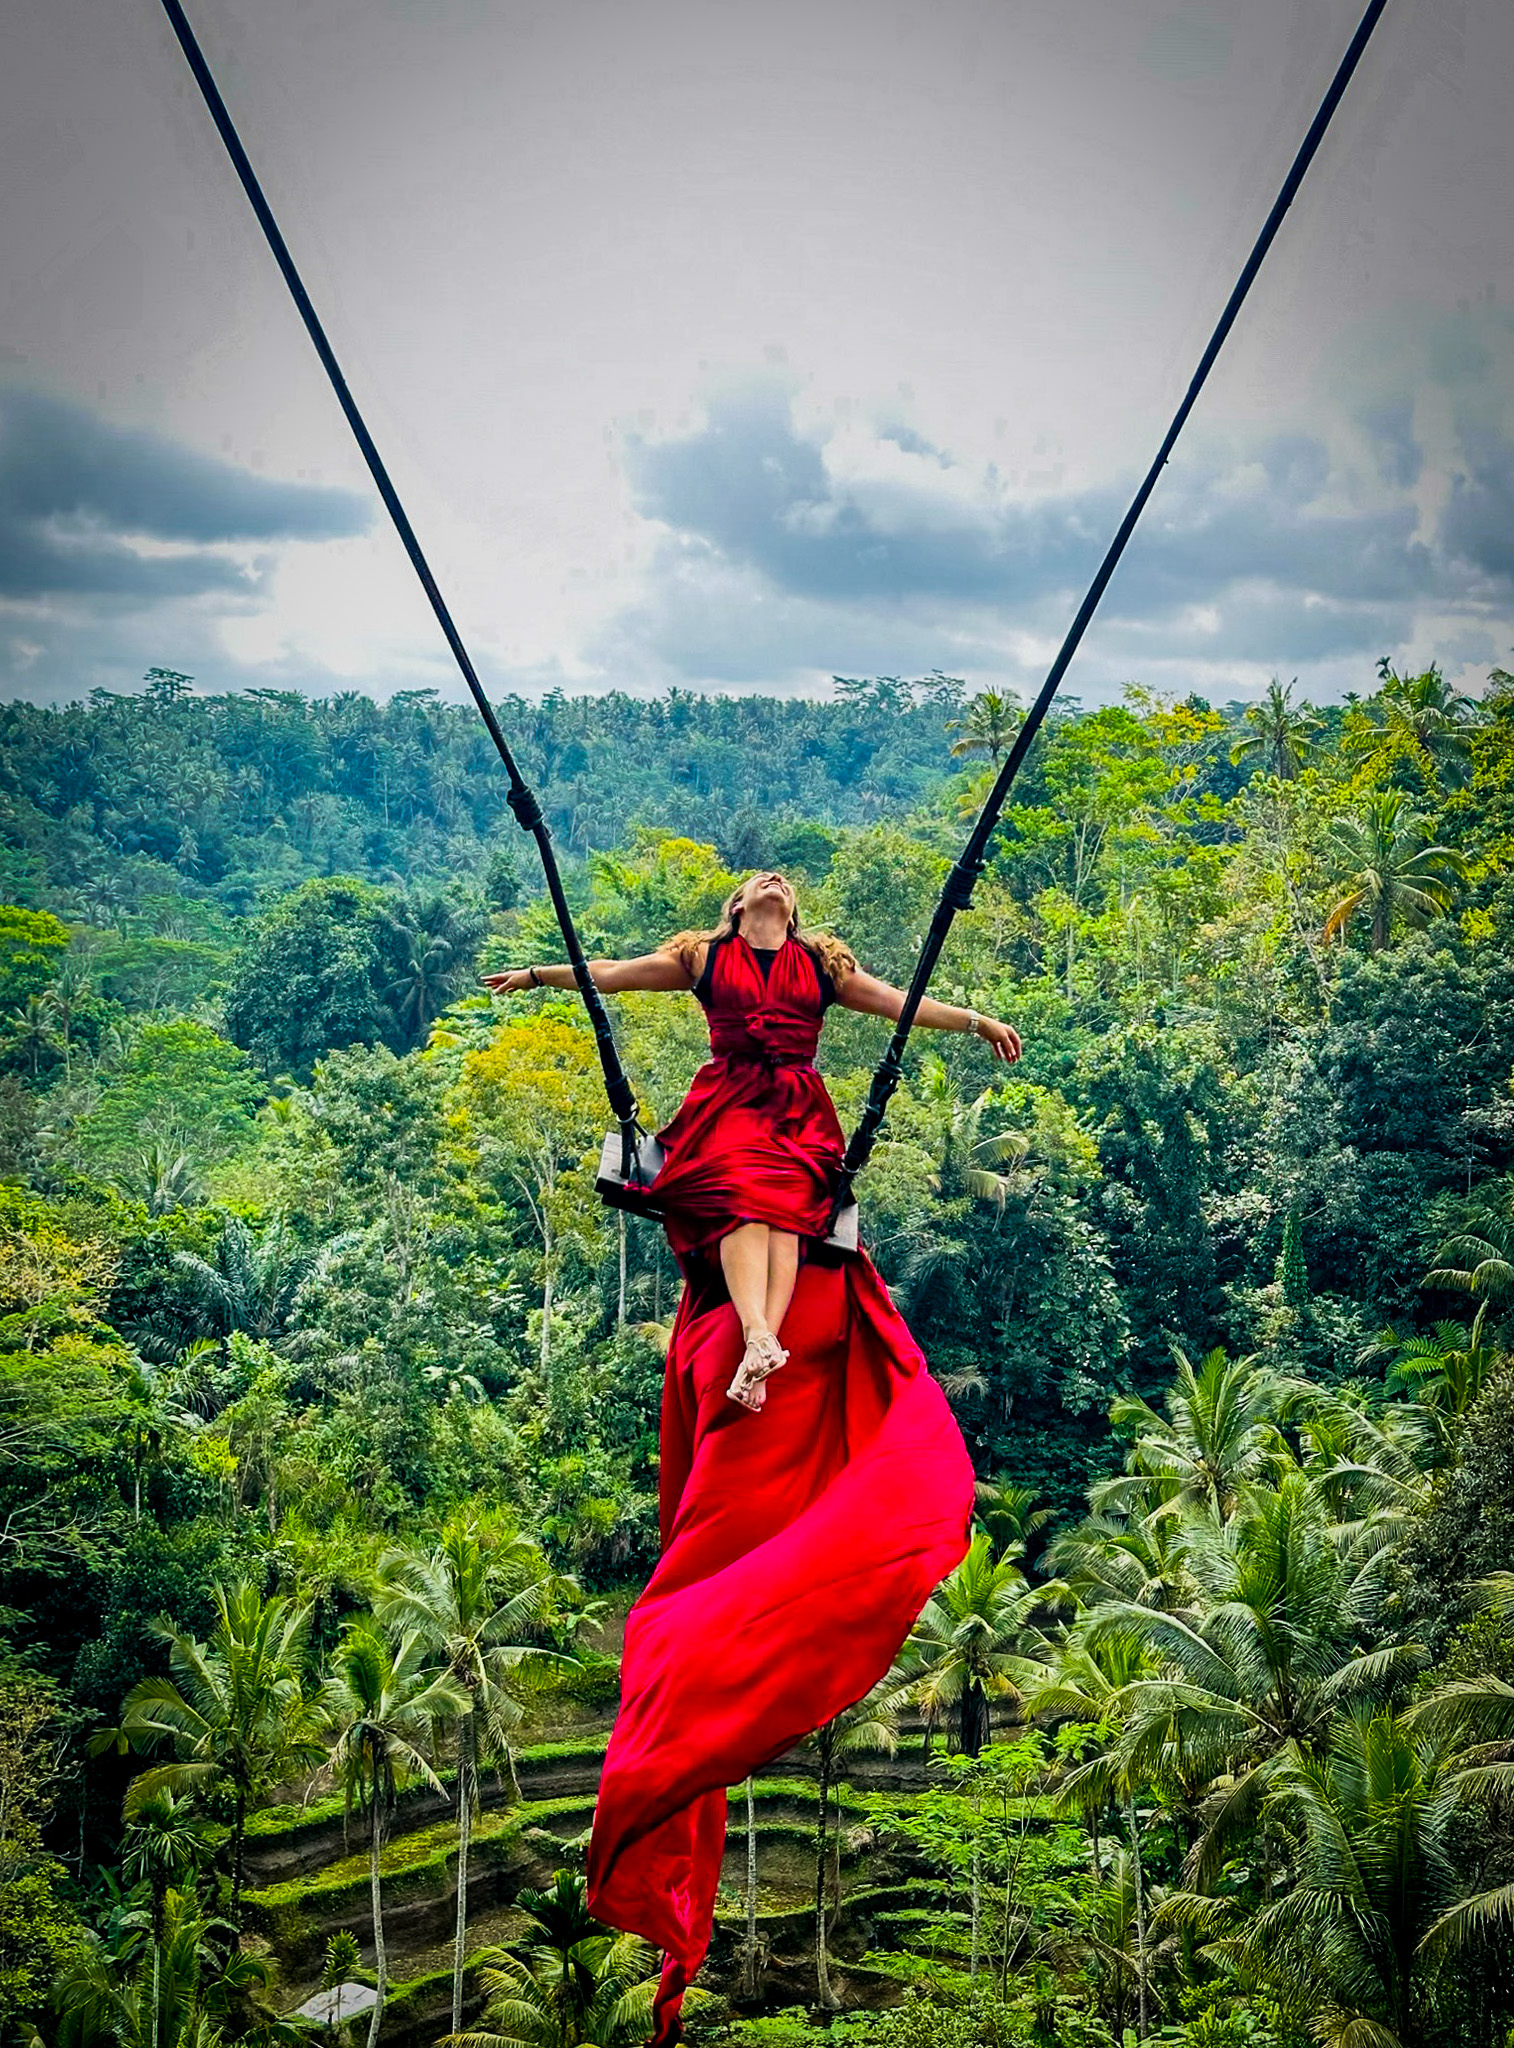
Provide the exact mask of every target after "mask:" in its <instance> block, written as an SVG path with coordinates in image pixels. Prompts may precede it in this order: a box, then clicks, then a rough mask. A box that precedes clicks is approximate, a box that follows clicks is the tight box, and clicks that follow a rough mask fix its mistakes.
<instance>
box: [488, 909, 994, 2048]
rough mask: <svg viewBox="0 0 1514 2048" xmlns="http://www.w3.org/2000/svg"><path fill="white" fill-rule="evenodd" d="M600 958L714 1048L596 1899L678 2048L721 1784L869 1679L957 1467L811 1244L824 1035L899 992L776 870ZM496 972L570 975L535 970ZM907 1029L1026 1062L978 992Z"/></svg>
mask: <svg viewBox="0 0 1514 2048" xmlns="http://www.w3.org/2000/svg"><path fill="white" fill-rule="evenodd" d="M591 972H592V974H593V976H594V980H595V983H596V984H597V986H598V987H599V988H601V989H603V990H605V991H606V992H609V991H611V990H619V989H692V990H693V992H694V994H695V995H696V996H697V997H698V999H699V1001H700V1002H701V1003H702V1004H703V1005H704V1007H705V1010H706V1011H707V1013H708V1016H709V1022H710V1049H711V1055H712V1057H711V1059H710V1061H709V1063H708V1064H707V1065H706V1066H704V1067H703V1068H701V1069H700V1071H699V1073H698V1074H697V1075H696V1076H695V1078H694V1082H693V1085H692V1087H691V1088H690V1089H689V1092H688V1094H687V1095H686V1096H685V1098H684V1101H683V1103H682V1106H681V1107H680V1108H679V1110H678V1113H677V1114H676V1116H675V1117H674V1118H673V1121H672V1122H671V1123H670V1124H669V1125H668V1127H667V1129H666V1130H664V1131H662V1132H661V1133H660V1134H659V1135H660V1138H661V1140H662V1143H663V1146H664V1149H665V1157H664V1163H663V1165H662V1167H661V1169H660V1171H659V1172H658V1175H657V1177H656V1180H655V1181H654V1183H653V1186H652V1193H653V1195H654V1196H655V1197H656V1199H657V1202H658V1205H659V1206H660V1207H661V1209H662V1211H663V1215H664V1219H665V1224H666V1228H667V1233H668V1238H669V1241H670V1242H671V1244H672V1246H673V1249H674V1251H675V1252H676V1253H677V1255H678V1259H679V1263H680V1265H681V1267H682V1269H683V1272H684V1276H685V1281H686V1285H685V1287H684V1291H683V1296H682V1299H681V1300H680V1302H679V1305H678V1313H677V1316H676V1317H675V1319H674V1324H673V1333H672V1338H671V1340H670V1342H669V1346H668V1358H667V1366H666V1370H665V1376H664V1381H663V1401H662V1437H661V1458H660V1467H659V1475H658V1477H659V1491H660V1497H661V1498H660V1507H661V1533H662V1553H661V1556H660V1558H659V1561H658V1565H657V1569H656V1571H655V1572H654V1573H653V1575H652V1579H651V1581H650V1583H649V1584H648V1586H647V1588H646V1590H645V1592H644V1593H643V1594H642V1596H641V1598H640V1599H639V1600H638V1601H637V1603H636V1605H635V1607H634V1608H633V1609H632V1610H631V1613H630V1616H629V1617H628V1619H627V1622H626V1632H625V1641H624V1646H623V1649H622V1653H621V1696H620V1711H619V1713H618V1715H617V1717H616V1722H615V1728H614V1731H613V1733H612V1735H611V1738H610V1744H609V1748H608V1749H607V1751H606V1753H605V1762H604V1768H603V1770H602V1772H601V1774H600V1781H599V1796H598V1800H597V1802H596V1806H595V1813H594V1831H593V1836H592V1839H591V1841H590V1846H589V1904H590V1907H591V1909H592V1910H593V1911H594V1912H595V1913H596V1914H597V1915H598V1916H599V1918H600V1919H601V1920H604V1921H607V1922H608V1923H610V1924H611V1925H612V1926H616V1927H621V1928H624V1929H626V1930H627V1931H628V1932H630V1933H635V1934H639V1935H641V1936H643V1938H644V1939H646V1940H647V1941H650V1942H652V1943H654V1944H655V1945H656V1946H657V1947H659V1948H660V1949H662V1950H663V1951H664V1955H665V1961H664V1965H663V1972H662V1981H661V1985H660V1987H659V1991H658V1996H657V2003H656V2015H655V2031H654V2035H653V2041H654V2044H655V2048H670V2044H671V2043H673V2042H674V2041H675V2040H676V2039H677V2037H678V2032H679V2008H680V2006H681V2003H682V1999H683V1993H684V1990H685V1988H686V1987H687V1985H688V1984H689V1982H690V1981H691V1980H692V1978H693V1976H694V1973H695V1972H696V1971H697V1970H698V1968H699V1965H700V1963H701V1962H702V1960H703V1958H704V1955H705V1951H706V1949H707V1948H708V1946H709V1940H710V1934H711V1930H712V1927H713V1922H714V1908H715V1892H716V1887H717V1885H718V1883H719V1879H720V1872H721V1863H722V1858H723V1855H724V1849H725V1818H726V1789H725V1788H726V1787H727V1786H729V1785H735V1784H739V1783H740V1782H741V1781H742V1779H743V1778H746V1777H748V1776H750V1775H751V1774H752V1773H754V1772H756V1771H759V1770H761V1769H762V1768H763V1767H764V1766H765V1765H767V1764H769V1763H771V1762H772V1761H774V1760H775V1759H776V1758H777V1757H779V1756H782V1755H783V1754H784V1753H785V1752H786V1751H787V1750H789V1749H791V1748H793V1746H794V1745H795V1744H796V1743H797V1742H799V1741H801V1740H802V1739H803V1738H804V1736H806V1735H808V1734H809V1733H810V1732H811V1731H812V1730H813V1729H815V1728H819V1727H822V1726H823V1725H824V1724H825V1723H826V1722H827V1721H829V1720H831V1719H832V1718H833V1717H834V1716H835V1715H836V1714H838V1713H840V1712H841V1711H842V1710H843V1709H844V1708H846V1707H848V1706H850V1705H852V1703H853V1702H854V1701H856V1700H859V1699H861V1698H862V1697H863V1696H864V1695H865V1694H866V1693H867V1692H868V1691H869V1690H870V1689H871V1688H872V1687H873V1686H874V1685H876V1684H877V1683H878V1681H879V1680H880V1679H881V1678H882V1677H883V1676H884V1675H885V1673H886V1672H887V1671H888V1669H889V1667H890V1666H891V1664H892V1663H893V1660H894V1658H895V1657H896V1656H897V1654H898V1651H899V1648H900V1646H901V1644H902V1643H903V1641H904V1639H905V1637H906V1636H907V1635H908V1633H909V1631H910V1628H911V1627H912V1625H913V1623H914V1620H915V1617H916V1615H917V1614H918V1613H919V1611H920V1609H921V1607H923V1606H924V1604H925V1602H926V1600H927V1599H928V1598H929V1597H930V1594H931V1593H932V1592H933V1591H934V1590H935V1587H936V1586H937V1584H938V1583H939V1582H940V1580H941V1579H942V1578H944V1577H945V1576H946V1574H947V1573H948V1572H949V1571H951V1570H952V1569H953V1568H954V1567H955V1566H956V1565H957V1564H958V1563H960V1561H961V1559H962V1557H963V1555H964V1554H965V1552H966V1549H967V1537H968V1527H969V1524H970V1521H971V1517H972V1505H973V1472H972V1466H971V1464H970V1463H969V1460H968V1457H967V1452H966V1450H965V1448H964V1446H963V1443H962V1437H961V1433H960V1431H959V1430H958V1428H957V1425H956V1422H955V1420H954V1419H953V1417H952V1414H951V1411H950V1409H949V1408H948V1407H947V1405H946V1401H945V1399H944V1397H943V1396H942V1393H941V1390H940V1388H939V1387H938V1386H937V1385H936V1383H935V1381H934V1380H933V1379H932V1378H931V1376H930V1373H929V1372H928V1371H927V1370H926V1366H925V1360H924V1358H923V1357H922V1356H921V1353H920V1350H919V1347H918V1346H917V1345H916V1343H915V1341H914V1339H913V1338H912V1337H911V1335H910V1333H909V1331H908V1329H907V1328H906V1327H905V1324H904V1321H903V1319H902V1318H901V1317H900V1315H899V1312H898V1310H897V1309H896V1308H895V1307H894V1305H893V1303H892V1301H891V1300H890V1299H889V1296H888V1291H887V1289H886V1288H885V1287H884V1286H883V1283H882V1282H881V1280H880V1279H879V1278H878V1275H877V1273H876V1272H875V1271H874V1270H873V1266H872V1262H871V1260H870V1259H869V1258H868V1256H867V1254H866V1252H865V1251H858V1252H856V1253H851V1254H841V1253H838V1252H836V1251H834V1250H833V1249H831V1248H830V1247H828V1246H827V1245H826V1243H825V1238H826V1235H827V1230H828V1225H829V1210H830V1202H831V1195H832V1189H833V1185H834V1177H835V1170H836V1168H837V1166H838V1165H839V1164H840V1161H841V1154H842V1140H841V1131H840V1127H839V1126H838V1124H837V1121H836V1113H835V1110H834V1109H833V1107H832V1105H831V1101H830V1097H829V1096H828V1095H827V1093H826V1091H825V1087H824V1084H823V1083H822V1081H821V1079H820V1077H819V1075H818V1074H817V1073H816V1071H815V1068H814V1064H813V1058H814V1052H815V1047H816V1044H817V1041H818V1039H819V1035H820V1027H821V1024H822V1022H823V1020H824V1016H825V1011H826V1009H827V1008H828V1006H829V1005H830V1004H831V1003H832V1002H833V1001H834V1002H840V1003H843V1004H844V1005H845V1006H846V1007H847V1008H848V1009H853V1010H860V1011H863V1012H865V1013H867V1014H870V1015H874V1016H880V1017H890V1018H896V1017H897V1016H898V1015H899V1011H900V1006H901V1004H902V1002H903V1000H904V999H903V997H902V995H901V994H900V992H899V991H898V990H897V989H895V988H890V987H888V986H887V985H886V984H885V983H883V982H881V981H876V980H874V979H873V977H872V976H871V975H869V974H865V973H864V972H863V971H862V969H861V968H859V967H858V965H857V963H856V961H855V960H854V959H853V957H852V955H851V954H850V953H849V952H848V951H847V950H846V948H845V947H844V946H842V945H840V944H839V943H838V942H837V941H835V940H834V939H828V938H825V937H822V936H817V935H806V934H804V933H802V932H801V931H800V929H799V925H798V920H797V916H796V912H795V903H794V892H793V890H792V889H791V888H790V887H789V885H788V883H787V882H786V881H785V880H784V878H783V877H782V875H778V874H772V873H766V874H759V875H753V876H751V877H750V879H749V880H748V881H746V882H745V883H743V885H742V886H741V888H739V889H738V890H737V891H736V892H735V894H734V895H733V896H732V897H731V899H730V901H729V902H728V903H727V905H726V908H725V917H724V920H723V922H722V923H721V924H720V926H719V927H718V928H717V929H716V930H715V931H713V932H706V933H702V934H701V933H692V932H685V933H682V934H680V935H679V936H678V937H677V938H675V939H672V940H670V941H669V942H668V944H667V945H666V946H664V947H663V948H661V949H660V950H659V951H658V952H656V953H651V954H648V955H646V956H645V957H644V958H642V959H639V960H623V961H615V960H611V961H603V960H601V961H594V962H593V963H591ZM489 985H490V986H491V987H492V988H494V989H497V990H498V991H500V992H501V993H502V994H514V993H517V992H519V991H522V990H524V989H526V988H530V987H543V986H545V987H550V988H562V989H568V988H571V987H572V986H573V977H572V972H571V970H570V969H569V968H567V967H561V966H559V967H530V968H523V969H517V970H515V971H514V972H512V973H509V974H501V975H493V976H490V977H489ZM918 1021H919V1022H920V1023H921V1024H923V1025H926V1026H927V1027H931V1028H934V1029H936V1030H939V1031H974V1032H976V1033H977V1035H978V1036H979V1037H980V1038H982V1039H983V1040H985V1042H986V1043H987V1044H989V1045H990V1046H992V1048H993V1051H994V1055H995V1057H996V1058H1000V1059H1006V1060H1014V1059H1018V1058H1019V1055H1020V1041H1019V1039H1018V1038H1017V1037H1016V1035H1015V1033H1014V1032H1013V1031H1012V1030H1011V1029H1010V1027H1009V1026H1008V1025H1007V1024H1000V1023H996V1022H995V1021H993V1020H992V1019H990V1018H983V1017H979V1016H977V1015H976V1013H975V1012H973V1011H971V1010H960V1009H955V1008H953V1007H952V1006H951V1005H950V1004H947V1003H937V1002H932V1001H929V1000H927V1001H925V1002H923V1003H922V1004H921V1005H920V1009H919V1012H918ZM780 1338H781V1339H782V1342H780V1341H779V1340H780ZM779 1366H783V1367H784V1368H785V1369H784V1371H783V1373H782V1375H781V1377H780V1378H779V1379H778V1380H777V1381H776V1382H775V1383H774V1386H773V1388H772V1390H771V1396H772V1398H771V1402H770V1405H769V1406H768V1408H767V1410H766V1412H765V1413H764V1415H763V1417H762V1420H761V1422H760V1423H759V1422H758V1421H757V1420H756V1411H758V1410H759V1409H762V1408H763V1405H764V1402H765V1401H767V1400H768V1397H769V1391H770V1390H769V1388H768V1386H767V1381H768V1379H769V1376H770V1375H771V1374H772V1373H773V1372H774V1370H775V1369H776V1368H777V1367H779ZM733 1402H734V1403H736V1404H737V1405H736V1407H734V1408H733V1407H732V1405H731V1404H732V1403H733Z"/></svg>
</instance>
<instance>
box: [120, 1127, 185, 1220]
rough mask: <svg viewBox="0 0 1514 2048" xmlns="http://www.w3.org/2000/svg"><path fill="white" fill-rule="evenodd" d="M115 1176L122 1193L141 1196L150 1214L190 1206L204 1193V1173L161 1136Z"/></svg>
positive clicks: (158, 1213)
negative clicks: (201, 1177)
mask: <svg viewBox="0 0 1514 2048" xmlns="http://www.w3.org/2000/svg"><path fill="white" fill-rule="evenodd" d="M111 1178H112V1180H114V1182H115V1184H116V1186H117V1187H119V1188H120V1190H121V1192H122V1194H124V1195H135V1196H137V1197H138V1199H139V1200H140V1201H141V1202H143V1203H144V1205H145V1206H146V1209H147V1213H148V1215H149V1216H167V1215H168V1214H169V1213H170V1212H171V1211H172V1210H174V1209H185V1208H188V1207H189V1205H190V1204H191V1203H192V1202H194V1201H197V1200H198V1199H199V1195H200V1176H199V1172H198V1169H197V1168H196V1166H195V1162H194V1161H193V1159H191V1157H190V1156H189V1154H188V1153H187V1152H181V1151H175V1149H174V1148H173V1146H172V1145H165V1144H164V1143H163V1142H162V1141H161V1139H157V1138H154V1139H153V1141H152V1143H151V1144H150V1145H149V1146H148V1147H147V1149H146V1150H145V1151H144V1152H139V1153H138V1154H137V1157H136V1159H135V1160H134V1161H133V1162H132V1164H131V1165H130V1166H127V1167H124V1168H122V1169H121V1170H120V1171H118V1172H116V1173H114V1174H112V1176H111Z"/></svg>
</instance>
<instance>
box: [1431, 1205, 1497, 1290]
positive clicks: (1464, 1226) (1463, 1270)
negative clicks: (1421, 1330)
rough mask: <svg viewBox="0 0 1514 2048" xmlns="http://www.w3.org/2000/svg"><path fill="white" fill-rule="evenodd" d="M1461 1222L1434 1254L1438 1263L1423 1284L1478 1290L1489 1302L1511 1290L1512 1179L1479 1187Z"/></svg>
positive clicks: (1465, 1207) (1466, 1207) (1462, 1214)
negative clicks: (1494, 1184)
mask: <svg viewBox="0 0 1514 2048" xmlns="http://www.w3.org/2000/svg"><path fill="white" fill-rule="evenodd" d="M1460 1222H1461V1227H1460V1229H1459V1230H1457V1231H1456V1233H1455V1234H1454V1235H1453V1236H1451V1237H1448V1238H1447V1239H1446V1241H1445V1243H1444V1244H1442V1246H1441V1247H1440V1250H1439V1251H1438V1252H1437V1253H1436V1255H1435V1256H1436V1259H1437V1261H1438V1262H1439V1263H1438V1264H1437V1265H1436V1267H1435V1269H1434V1271H1433V1272H1429V1273H1426V1275H1425V1277H1424V1283H1423V1284H1424V1285H1425V1286H1426V1287H1446V1288H1450V1289H1452V1290H1453V1291H1454V1292H1455V1293H1458V1294H1480V1295H1482V1296H1483V1297H1484V1298H1485V1299H1486V1300H1488V1301H1501V1300H1502V1299H1503V1297H1504V1296H1505V1295H1506V1294H1510V1293H1514V1180H1504V1181H1500V1182H1499V1183H1498V1184H1497V1185H1496V1186H1495V1187H1492V1188H1483V1189H1480V1190H1479V1192H1478V1194H1477V1196H1476V1198H1475V1199H1474V1200H1473V1201H1471V1202H1469V1203H1467V1204H1466V1205H1465V1206H1464V1207H1463V1210H1462V1213H1461V1219H1460ZM1453 1260H1456V1261H1460V1262H1461V1263H1459V1264H1452V1261H1453Z"/></svg>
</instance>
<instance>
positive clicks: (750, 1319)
mask: <svg viewBox="0 0 1514 2048" xmlns="http://www.w3.org/2000/svg"><path fill="white" fill-rule="evenodd" d="M775 1234H776V1235H783V1234H784V1233H782V1232H779V1233H772V1232H770V1231H769V1229H768V1226H767V1225H766V1224H765V1223H738V1224H737V1226H736V1228H735V1229H734V1230H730V1231H727V1232H726V1234H725V1236H724V1237H723V1238H722V1239H721V1240H720V1269H721V1271H722V1272H723V1273H724V1274H725V1285H726V1292H727V1293H728V1294H729V1295H730V1297H731V1306H732V1307H733V1308H734V1309H735V1311H736V1313H737V1315H738V1316H739V1317H740V1319H741V1329H742V1334H743V1336H746V1337H762V1336H765V1335H767V1333H768V1332H769V1331H770V1330H771V1329H772V1327H773V1326H772V1324H771V1323H770V1322H769V1321H768V1317H767V1303H768V1295H769V1291H770V1281H769V1272H770V1266H769V1254H768V1240H769V1238H770V1236H772V1235H775ZM784 1306H785V1307H787V1306H788V1304H787V1302H785V1303H784Z"/></svg>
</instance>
